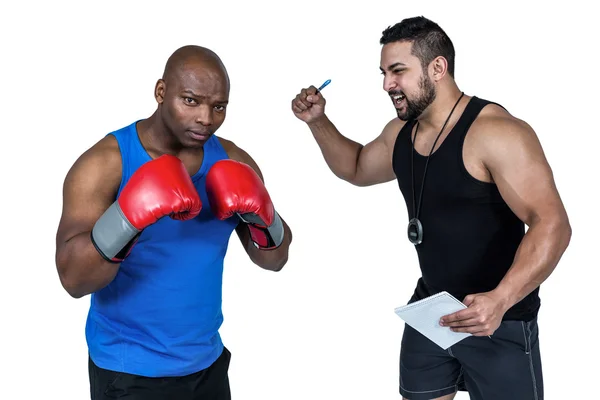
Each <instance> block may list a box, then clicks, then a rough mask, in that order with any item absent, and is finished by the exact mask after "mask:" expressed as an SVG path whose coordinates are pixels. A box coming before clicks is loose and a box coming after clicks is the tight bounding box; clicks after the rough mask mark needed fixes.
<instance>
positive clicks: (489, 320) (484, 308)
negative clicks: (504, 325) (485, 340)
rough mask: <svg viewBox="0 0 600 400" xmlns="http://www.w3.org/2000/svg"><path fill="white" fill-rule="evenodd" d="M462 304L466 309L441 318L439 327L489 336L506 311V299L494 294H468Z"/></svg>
mask: <svg viewBox="0 0 600 400" xmlns="http://www.w3.org/2000/svg"><path fill="white" fill-rule="evenodd" d="M463 303H464V304H465V305H466V306H467V308H465V309H464V310H460V311H457V312H455V313H452V314H448V315H445V316H443V317H442V318H441V320H440V325H442V326H448V327H450V329H451V330H452V331H454V332H467V333H471V334H472V335H473V336H490V335H492V334H493V333H494V332H495V331H496V329H498V327H499V326H500V323H501V322H502V317H503V316H504V314H505V313H506V311H507V304H506V303H507V302H506V299H504V298H502V297H501V296H499V295H498V294H497V293H494V292H485V293H477V294H470V295H468V296H467V297H465V299H464V300H463Z"/></svg>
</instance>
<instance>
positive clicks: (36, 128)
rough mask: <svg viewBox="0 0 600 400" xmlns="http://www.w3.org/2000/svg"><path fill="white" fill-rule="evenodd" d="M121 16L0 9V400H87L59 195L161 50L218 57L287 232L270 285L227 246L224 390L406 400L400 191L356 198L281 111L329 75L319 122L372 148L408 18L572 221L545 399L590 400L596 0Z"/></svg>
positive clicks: (147, 87)
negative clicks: (430, 33) (501, 118)
mask: <svg viewBox="0 0 600 400" xmlns="http://www.w3.org/2000/svg"><path fill="white" fill-rule="evenodd" d="M337 1H338V0H336V2H337ZM119 3H120V4H119ZM119 3H117V2H113V1H105V2H97V3H95V4H94V5H91V3H88V2H72V3H70V4H68V3H67V2H65V1H53V2H42V1H35V2H34V1H31V2H19V3H17V2H14V3H13V5H3V6H2V8H3V10H2V12H1V14H2V16H3V18H2V19H3V23H2V24H1V25H0V30H1V32H0V33H1V35H0V38H1V39H0V40H1V43H2V56H1V60H2V61H1V65H0V68H1V72H2V78H3V82H2V94H3V96H2V97H0V102H1V104H0V106H1V108H0V110H2V111H1V114H2V125H1V126H2V157H1V158H0V162H1V163H2V168H1V169H0V171H2V172H1V173H2V183H3V189H2V193H3V196H2V206H3V207H2V208H3V210H4V218H3V224H2V226H3V229H2V230H3V231H4V235H5V237H6V238H4V239H3V240H2V254H3V259H2V263H1V264H2V271H3V279H2V281H1V282H2V290H0V296H1V298H0V300H1V301H0V306H1V307H2V309H1V310H2V329H1V331H0V335H1V336H0V337H1V342H0V343H1V344H2V346H3V351H2V354H1V355H0V367H1V370H2V371H3V372H2V375H1V378H0V381H1V382H2V384H1V386H0V387H1V388H0V397H1V398H7V399H8V398H10V399H38V398H49V397H48V396H51V395H52V396H53V395H54V394H56V395H57V396H59V397H60V398H61V399H77V400H79V399H86V398H89V384H88V375H87V353H86V351H87V349H86V344H85V338H84V325H85V318H86V313H87V309H88V306H89V297H85V298H82V299H79V300H75V299H72V298H70V297H69V296H68V295H67V293H66V292H65V291H64V290H63V289H62V287H61V286H60V283H59V280H58V276H57V273H56V269H55V264H54V250H55V244H54V240H55V236H54V235H55V232H56V228H57V224H58V220H59V217H60V211H61V201H62V198H61V196H62V194H61V190H62V182H63V179H64V176H65V174H66V172H67V170H68V169H69V168H70V166H71V165H72V163H73V162H74V161H75V159H76V158H77V157H78V156H79V155H80V154H81V153H82V152H83V151H84V150H86V149H87V148H89V147H90V146H91V145H92V144H93V143H95V142H96V141H97V140H99V139H100V138H101V137H103V136H104V135H105V134H106V133H107V132H109V131H112V130H114V129H118V128H120V127H122V126H125V125H127V124H129V123H131V122H132V121H134V120H135V119H139V118H145V117H147V116H149V115H150V114H151V113H152V112H153V110H154V109H155V101H154V99H153V95H152V93H153V88H154V84H155V82H156V79H158V78H159V77H160V75H161V73H162V69H163V67H164V62H165V61H166V59H167V57H168V56H169V55H170V54H171V53H172V52H173V51H174V50H175V49H176V48H178V47H179V46H182V45H186V44H199V45H203V46H207V47H209V48H211V49H213V50H215V51H216V52H217V53H218V54H219V55H220V56H221V57H222V59H223V61H224V63H225V65H226V66H227V68H228V70H229V74H230V77H231V82H232V88H231V97H230V106H229V108H228V114H227V119H226V122H225V124H224V125H223V126H222V127H221V129H220V130H219V131H218V134H219V135H221V136H224V137H226V138H228V139H231V140H233V141H234V142H236V143H237V144H238V145H239V146H240V147H242V148H244V149H245V150H246V151H248V152H249V153H250V154H251V155H252V156H253V157H254V159H255V160H256V161H257V162H258V164H259V166H260V167H261V168H262V171H263V173H264V175H265V179H266V183H267V187H268V189H269V190H270V193H271V195H272V197H273V199H274V201H275V205H276V207H277V209H278V210H279V212H280V214H281V215H282V216H283V218H284V219H286V220H287V221H288V223H289V224H290V226H291V227H292V229H293V232H294V242H293V244H292V249H291V256H290V260H289V263H288V264H287V266H286V267H285V269H284V270H283V271H281V272H280V273H271V272H268V271H263V270H261V269H259V268H258V267H256V266H254V265H253V264H251V262H250V261H249V260H248V259H247V257H246V255H245V253H244V252H243V249H242V247H241V246H240V245H239V243H238V240H237V237H236V236H235V235H234V236H232V241H231V245H230V251H229V253H228V255H227V258H226V269H225V276H224V289H223V290H224V300H223V310H224V314H225V323H224V325H223V327H222V330H221V333H222V336H223V339H224V342H225V344H226V345H227V346H228V347H229V348H230V349H231V351H232V353H233V358H232V363H231V369H230V377H231V388H232V394H233V398H234V399H236V400H246V399H252V400H254V399H261V400H271V399H277V400H282V399H289V400H295V399H302V400H305V399H361V400H366V399H369V400H370V399H378V400H385V399H390V400H391V399H399V395H398V354H399V346H400V339H401V335H402V328H403V325H402V323H401V320H400V319H399V318H398V317H397V316H396V315H395V314H394V312H393V309H394V308H395V307H397V306H399V305H402V304H405V303H406V301H407V300H408V298H409V297H410V295H411V294H412V291H413V289H414V286H415V283H416V280H417V278H418V277H419V270H418V265H417V258H416V253H415V251H414V248H413V247H412V245H411V244H409V243H408V241H407V240H406V236H405V226H406V206H405V203H404V201H403V198H402V196H401V195H400V192H399V190H398V188H397V184H396V183H395V182H391V183H389V184H386V185H381V186H377V187H370V188H357V187H352V186H351V185H349V184H347V183H344V182H342V181H340V180H338V179H337V178H335V177H334V175H333V174H332V173H331V172H330V171H329V169H328V168H327V166H326V164H325V163H324V161H323V159H322V156H321V153H320V152H319V150H318V147H317V145H316V144H315V142H314V140H313V138H312V136H311V134H310V131H309V130H308V128H307V127H306V126H305V125H304V123H302V122H301V121H299V120H297V119H296V118H295V117H294V115H293V114H292V112H291V110H290V101H291V99H292V98H293V97H294V96H295V95H296V93H297V92H298V91H299V90H300V89H301V88H302V87H305V86H308V85H310V84H314V85H319V84H321V83H322V82H323V81H324V80H325V79H328V78H330V79H332V83H331V84H330V86H328V87H327V88H326V89H325V90H324V95H325V96H326V98H327V101H328V104H327V108H326V111H327V113H328V115H329V116H330V118H331V119H332V120H333V121H334V122H335V123H336V125H337V126H338V128H339V129H340V130H341V132H342V133H343V134H345V135H346V136H349V137H351V138H352V139H354V140H357V141H360V142H362V143H366V142H367V141H369V140H371V139H372V138H374V137H375V136H376V135H378V134H379V133H380V131H381V129H382V128H383V126H384V124H385V123H386V122H387V121H389V119H390V118H392V117H393V116H394V109H393V107H392V104H391V102H390V101H389V99H388V96H387V94H386V93H385V92H384V91H383V89H382V84H383V81H382V77H381V75H380V73H379V69H378V67H379V55H380V45H379V44H378V41H379V37H380V35H381V32H382V30H383V29H385V28H386V27H387V26H389V25H392V24H394V23H396V22H399V21H400V20H401V19H403V18H406V17H411V16H415V15H424V16H426V17H429V18H431V19H433V20H434V21H436V22H438V23H439V24H440V25H441V26H442V28H443V29H445V30H446V32H447V33H448V34H449V35H450V37H451V39H452V40H453V42H454V45H455V47H456V54H457V55H456V79H457V81H458V84H459V86H460V88H461V89H463V90H464V91H465V92H466V93H467V94H469V95H477V96H479V97H483V98H486V99H488V100H493V101H496V102H499V103H500V104H502V105H504V106H505V107H506V108H507V109H508V110H509V111H510V112H512V113H513V114H514V115H515V116H517V117H519V118H522V119H524V120H526V121H527V122H528V123H529V124H530V125H531V126H532V127H533V128H534V129H535V130H536V132H537V133H538V135H539V137H540V140H541V141H542V145H543V147H544V150H545V152H546V155H547V157H548V159H549V161H550V163H551V166H552V167H553V170H554V173H555V178H556V181H557V185H558V188H559V190H560V193H561V195H562V198H563V200H564V202H565V204H566V207H567V211H568V213H569V216H570V218H571V223H572V226H573V239H572V242H571V246H570V247H569V249H568V250H567V253H566V254H565V255H564V257H563V259H562V261H561V263H560V265H559V267H558V269H557V270H556V271H555V273H554V274H553V275H552V276H551V277H550V279H549V280H548V281H547V282H546V283H544V285H543V287H542V291H541V297H542V302H543V306H542V310H541V313H540V318H539V323H540V342H541V345H542V355H543V363H544V380H545V392H546V399H549V400H552V399H564V398H569V399H580V398H589V397H594V396H596V395H597V393H596V391H597V390H598V389H596V387H597V361H598V357H600V353H599V351H598V349H597V346H596V344H595V343H596V334H595V333H594V330H593V329H592V328H591V325H592V324H593V325H597V318H596V315H597V312H596V306H597V304H598V300H596V298H595V295H596V294H597V293H598V278H599V277H600V274H599V273H598V269H599V268H600V262H599V261H598V257H597V250H598V245H597V242H598V230H597V227H598V224H599V223H600V220H599V217H598V211H597V209H596V205H597V200H596V197H595V196H594V195H593V193H595V189H596V186H597V184H598V171H599V168H598V166H597V161H598V156H597V154H598V145H600V141H599V140H598V133H599V129H598V124H597V115H598V111H597V107H598V106H597V93H598V89H599V88H598V83H597V69H598V65H599V63H598V61H599V60H598V56H597V54H598V51H597V49H598V45H597V38H598V34H597V29H596V28H597V24H598V20H597V19H596V18H594V15H595V14H594V13H593V12H592V11H591V10H592V9H591V7H592V5H591V4H592V3H589V4H590V5H586V6H583V5H582V4H583V3H584V2H583V1H568V2H560V3H555V4H556V5H554V6H549V5H548V3H546V2H543V3H542V2H539V4H538V5H530V4H531V3H530V2H524V1H516V2H508V1H503V2H501V3H492V2H474V1H473V2H466V1H465V2H448V1H440V2H435V1H428V2H421V1H414V2H407V1H398V0H395V1H373V0H372V1H368V2H361V5H360V6H354V7H352V6H349V5H347V3H346V2H340V3H339V6H335V5H333V2H326V1H323V0H321V1H300V2H289V3H288V2H272V3H267V2H264V1H249V2H241V1H239V2H228V1H211V2H203V1H190V2H181V1H171V2H170V5H167V2H160V3H158V2H156V3H151V2H148V1H144V2H137V3H135V5H134V2H131V1H122V2H119ZM4 4H8V2H6V3H4ZM17 4H18V5H17ZM342 5H343V6H344V9H342V8H340V7H341V6H342ZM346 7H347V8H346ZM461 7H463V8H462V11H459V9H460V8H461ZM542 13H544V14H543V16H542ZM594 371H595V372H594ZM457 398H458V399H466V398H468V397H467V396H466V395H465V394H462V395H459V396H457Z"/></svg>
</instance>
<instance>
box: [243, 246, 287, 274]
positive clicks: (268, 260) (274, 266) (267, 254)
mask: <svg viewBox="0 0 600 400" xmlns="http://www.w3.org/2000/svg"><path fill="white" fill-rule="evenodd" d="M251 259H252V262H253V263H254V264H256V265H258V266H259V267H261V268H262V269H266V270H268V271H273V272H279V271H281V270H282V269H283V267H284V266H285V265H286V264H287V262H288V251H287V249H285V251H283V249H281V248H279V249H274V250H259V251H258V253H255V254H254V257H251Z"/></svg>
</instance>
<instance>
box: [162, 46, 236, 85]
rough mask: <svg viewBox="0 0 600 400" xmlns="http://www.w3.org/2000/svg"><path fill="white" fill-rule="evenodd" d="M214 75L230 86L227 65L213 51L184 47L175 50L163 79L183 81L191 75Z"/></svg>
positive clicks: (200, 47)
mask: <svg viewBox="0 0 600 400" xmlns="http://www.w3.org/2000/svg"><path fill="white" fill-rule="evenodd" d="M190 73H191V74H208V75H214V76H215V77H218V78H220V79H222V80H223V81H225V82H226V84H227V86H229V76H228V74H227V69H226V68H225V65H224V64H223V62H222V61H221V59H220V58H219V56H218V55H217V54H216V53H215V52H214V51H212V50H210V49H207V48H206V47H202V46H195V45H189V46H183V47H180V48H179V49H177V50H175V52H173V54H171V56H170V57H169V59H168V60H167V63H166V65H165V70H164V72H163V76H162V79H163V80H164V81H165V82H166V83H167V84H168V83H169V81H173V80H181V79H182V78H184V77H186V76H188V75H189V74H190Z"/></svg>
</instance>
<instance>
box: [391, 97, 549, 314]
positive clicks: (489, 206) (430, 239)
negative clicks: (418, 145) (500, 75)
mask: <svg viewBox="0 0 600 400" xmlns="http://www.w3.org/2000/svg"><path fill="white" fill-rule="evenodd" d="M487 104H492V102H489V101H487V100H483V99H479V98H477V97H475V96H474V97H472V98H471V100H470V101H469V104H467V107H466V108H465V110H464V112H463V113H462V115H461V116H460V118H459V120H458V122H457V123H456V124H455V126H454V128H453V129H452V130H451V131H450V133H449V134H448V135H447V137H446V139H445V140H444V141H443V142H442V143H441V145H440V146H439V148H438V149H437V150H436V151H435V152H434V153H433V154H432V156H431V158H430V160H429V166H428V167H427V177H426V179H425V187H424V190H423V199H422V200H421V210H420V211H419V219H420V220H421V222H422V224H423V242H422V243H421V244H419V245H417V246H415V247H416V250H417V254H418V258H419V263H420V268H421V273H422V277H421V278H419V280H418V282H417V287H416V289H415V292H414V294H413V296H412V298H411V302H412V301H416V300H419V299H422V298H424V297H427V296H430V295H433V294H435V293H438V292H440V291H443V290H445V291H447V292H449V293H451V294H452V295H453V296H455V297H456V298H457V299H459V300H461V301H462V300H463V299H464V297H465V296H467V295H469V294H475V293H481V292H487V291H490V290H492V289H494V288H495V287H496V286H497V285H498V283H499V282H500V281H501V280H502V278H503V277H504V275H505V274H506V272H507V271H508V269H509V268H510V267H511V265H512V262H513V259H514V257H515V254H516V251H517V248H518V246H519V245H520V243H521V240H522V238H523V236H524V234H525V225H524V224H523V222H522V221H521V220H519V218H517V216H516V215H515V214H514V213H513V212H512V210H511V209H510V208H509V207H508V205H507V204H506V203H505V202H504V200H503V199H502V196H501V195H500V192H499V191H498V188H497V187H496V185H495V184H493V183H487V182H482V181H479V180H478V179H476V178H474V177H473V176H472V175H471V174H470V173H469V172H468V171H467V169H466V167H465V165H464V163H463V157H462V149H463V143H464V139H465V136H466V134H467V131H468V130H469V127H470V126H471V124H472V123H473V121H474V120H475V118H476V117H477V115H479V112H480V111H481V110H482V109H483V107H485V106H486V105H487ZM493 104H497V103H493ZM415 123H416V120H410V121H407V123H406V124H405V125H404V126H403V127H402V129H401V130H400V133H399V134H398V137H397V139H396V143H395V146H394V152H393V159H392V160H393V167H394V172H395V174H396V177H397V179H398V185H399V187H400V191H401V192H402V195H403V196H404V199H405V200H406V205H407V210H408V215H409V219H410V218H412V217H414V215H413V192H412V176H411V152H412V139H411V132H412V131H413V128H414V126H415ZM427 154H429V153H427ZM426 159H427V157H426V156H423V155H421V154H419V153H418V152H417V151H416V150H415V153H414V173H415V198H416V200H417V204H418V202H419V193H420V189H421V183H422V180H423V170H424V167H425V161H426ZM407 226H408V219H407V220H406V224H405V225H404V227H403V228H404V229H403V231H404V232H406V227H407ZM403 238H404V240H407V241H408V237H407V236H406V233H405V234H404V235H403ZM538 290H539V289H536V290H534V291H533V292H532V293H530V294H529V295H528V296H527V297H526V298H524V299H523V300H522V301H520V302H519V303H517V304H515V305H514V306H513V307H512V308H511V309H510V310H508V312H507V313H506V314H505V315H504V319H505V320H529V319H531V318H533V317H535V316H536V315H537V312H538V310H539V306H540V299H539V297H538Z"/></svg>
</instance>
